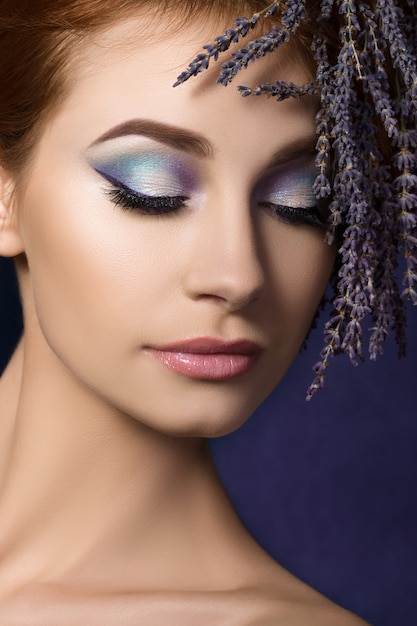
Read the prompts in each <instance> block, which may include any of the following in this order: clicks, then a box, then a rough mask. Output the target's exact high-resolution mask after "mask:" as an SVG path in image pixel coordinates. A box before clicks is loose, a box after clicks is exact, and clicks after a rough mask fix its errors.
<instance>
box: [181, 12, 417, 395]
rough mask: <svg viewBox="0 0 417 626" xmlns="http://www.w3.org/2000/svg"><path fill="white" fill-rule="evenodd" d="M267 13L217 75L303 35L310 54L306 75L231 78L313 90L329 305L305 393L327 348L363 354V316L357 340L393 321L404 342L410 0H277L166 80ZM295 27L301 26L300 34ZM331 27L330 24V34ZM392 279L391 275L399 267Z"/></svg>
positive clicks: (413, 174) (194, 70) (414, 284)
mask: <svg viewBox="0 0 417 626" xmlns="http://www.w3.org/2000/svg"><path fill="white" fill-rule="evenodd" d="M262 21H265V23H266V24H267V25H268V26H267V28H266V29H265V32H264V34H262V35H261V36H260V37H256V38H254V39H252V40H250V41H249V42H248V43H246V45H245V46H243V47H241V48H239V49H238V50H237V51H236V50H235V51H233V52H232V53H231V58H230V59H229V60H227V61H226V62H224V63H223V64H222V66H221V71H220V74H219V78H218V82H219V83H220V84H222V85H228V84H229V82H230V81H231V80H232V79H233V78H234V77H235V76H236V74H238V73H239V72H240V71H241V70H242V69H245V68H246V67H247V66H248V64H249V63H251V62H254V61H256V59H258V58H260V57H263V56H265V55H268V54H272V53H274V51H276V50H277V49H278V48H279V47H280V46H281V45H286V46H288V45H292V43H293V42H294V41H299V42H300V41H302V42H303V44H302V45H304V46H305V45H306V41H308V46H309V48H310V49H311V54H312V55H314V59H315V63H316V72H315V77H314V79H313V80H312V81H311V82H309V83H308V84H305V85H294V84H293V83H286V82H285V81H281V80H277V82H276V83H275V84H274V85H271V84H261V85H256V86H254V87H246V86H239V87H238V90H239V91H240V93H241V94H242V95H243V96H250V95H254V96H260V95H266V96H269V97H274V98H276V99H277V100H278V101H279V100H284V99H286V98H289V97H296V98H301V97H303V96H304V95H306V94H310V95H311V94H318V95H319V97H320V110H319V112H318V114H317V118H316V130H317V137H318V138H317V144H316V149H317V157H316V164H317V168H318V173H317V178H316V181H315V183H314V186H313V189H314V192H315V194H316V195H317V197H318V198H325V197H328V198H329V212H330V216H329V220H328V228H327V233H326V241H327V242H328V243H332V242H333V241H334V240H335V239H337V240H338V243H339V248H338V260H337V263H336V267H337V272H335V280H334V285H333V287H334V292H335V293H334V297H333V312H332V314H331V317H330V319H329V320H328V321H327V322H326V324H325V328H324V339H325V344H324V347H323V350H322V351H321V353H320V357H321V358H320V361H319V362H318V363H317V364H316V365H315V366H314V371H315V378H314V380H313V382H312V384H311V385H310V387H309V389H308V392H307V399H308V400H309V399H310V398H312V397H313V396H314V394H315V393H316V392H317V391H318V389H320V388H321V387H323V384H324V377H325V373H326V370H327V368H328V365H329V361H330V358H331V357H333V356H334V355H336V354H340V353H346V354H347V355H348V356H349V358H350V360H351V362H352V363H353V364H357V362H358V360H363V359H364V358H365V355H364V345H363V344H364V339H363V323H364V320H365V319H366V318H367V319H370V320H371V325H370V328H368V330H369V342H368V352H369V356H370V358H371V359H375V358H376V356H377V355H378V354H381V353H382V352H383V347H382V344H383V342H384V340H385V339H386V337H387V336H388V334H389V332H390V331H394V333H395V338H396V341H397V344H398V346H399V354H400V355H402V354H404V353H405V328H406V314H405V300H407V299H408V300H410V301H411V302H412V304H413V305H417V58H416V57H417V0H369V2H367V1H366V0H286V2H285V4H282V5H281V3H280V2H272V3H270V4H268V5H267V6H265V9H264V10H263V11H260V12H258V13H256V14H254V15H253V16H252V17H251V18H249V19H246V18H243V17H238V18H237V19H236V20H235V23H234V26H233V27H232V28H230V29H228V30H226V31H225V32H224V33H223V34H222V35H220V36H219V37H216V39H215V40H214V43H212V44H208V45H206V46H204V47H203V49H204V50H205V52H204V53H201V54H199V55H198V56H197V57H196V58H195V59H194V60H193V61H192V62H191V63H190V65H189V67H188V68H187V70H185V71H184V72H183V73H182V74H181V75H180V76H179V77H178V79H177V82H176V83H175V86H176V85H179V84H181V83H182V82H184V81H186V80H188V79H189V78H190V77H191V76H195V75H197V74H199V73H200V72H202V71H203V70H205V69H206V68H207V67H208V66H209V64H210V62H211V61H217V59H218V58H219V55H220V54H221V53H224V52H226V51H228V50H229V49H230V48H231V46H232V44H236V43H238V44H240V43H241V41H242V40H243V39H244V38H246V37H247V36H248V34H249V33H250V32H251V31H253V30H254V29H255V27H256V28H257V29H259V27H260V25H261V23H262ZM300 33H301V35H302V38H300ZM335 33H336V36H335ZM399 267H400V268H401V269H402V272H403V275H402V279H401V278H400V280H397V274H398V268H399Z"/></svg>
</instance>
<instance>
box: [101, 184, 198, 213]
mask: <svg viewBox="0 0 417 626" xmlns="http://www.w3.org/2000/svg"><path fill="white" fill-rule="evenodd" d="M107 194H108V196H109V197H110V199H111V201H112V202H113V203H114V204H115V205H116V206H118V207H121V208H122V209H124V210H126V211H138V212H141V213H144V214H146V215H163V214H165V213H172V212H174V211H178V210H179V209H181V208H182V207H183V206H184V205H185V202H186V201H187V200H188V198H187V197H186V196H145V195H141V194H138V193H134V192H133V191H131V190H129V189H127V188H124V187H117V188H114V189H110V190H107Z"/></svg>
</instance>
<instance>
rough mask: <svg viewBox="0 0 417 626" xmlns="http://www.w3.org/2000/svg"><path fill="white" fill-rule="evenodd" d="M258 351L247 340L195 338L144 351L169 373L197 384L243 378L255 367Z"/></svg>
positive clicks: (258, 348)
mask: <svg viewBox="0 0 417 626" xmlns="http://www.w3.org/2000/svg"><path fill="white" fill-rule="evenodd" d="M261 351H262V348H261V346H259V345H258V344H256V343H254V342H253V341H249V340H247V339H237V340H235V341H224V340H222V339H217V338H214V337H196V338H193V339H186V340H184V341H178V342H175V343H171V344H167V345H163V346H149V347H148V348H147V352H149V353H150V354H152V355H153V356H154V357H155V358H156V359H158V361H159V362H160V363H162V364H163V365H165V367H167V368H168V369H170V370H173V371H174V372H177V373H178V374H182V375H183V376H188V377H189V378H195V379H197V380H226V379H229V378H237V377H238V376H242V375H243V374H246V373H247V372H248V371H249V370H250V369H252V368H253V367H254V365H255V364H256V362H257V361H258V358H259V356H260V354H261Z"/></svg>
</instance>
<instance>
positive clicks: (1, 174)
mask: <svg viewBox="0 0 417 626" xmlns="http://www.w3.org/2000/svg"><path fill="white" fill-rule="evenodd" d="M13 189H14V184H13V179H12V177H11V175H10V174H9V173H8V172H7V171H6V170H5V169H4V168H3V167H1V166H0V256H7V257H13V256H17V255H18V254H21V253H22V252H23V250H24V246H23V241H22V238H21V236H20V231H19V224H18V219H17V211H16V207H15V202H14V200H15V197H14V193H13Z"/></svg>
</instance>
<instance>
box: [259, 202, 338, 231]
mask: <svg viewBox="0 0 417 626" xmlns="http://www.w3.org/2000/svg"><path fill="white" fill-rule="evenodd" d="M259 205H260V206H262V207H263V208H265V209H267V211H268V212H269V213H271V214H272V215H273V216H274V217H276V218H277V219H279V220H280V221H282V222H284V223H285V224H292V225H294V226H299V225H303V224H304V225H305V224H307V225H310V226H320V227H323V226H326V225H327V214H326V213H325V211H323V210H321V207H320V206H319V205H317V206H313V207H309V208H304V207H291V206H286V205H284V204H275V203H273V202H260V203H259Z"/></svg>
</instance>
